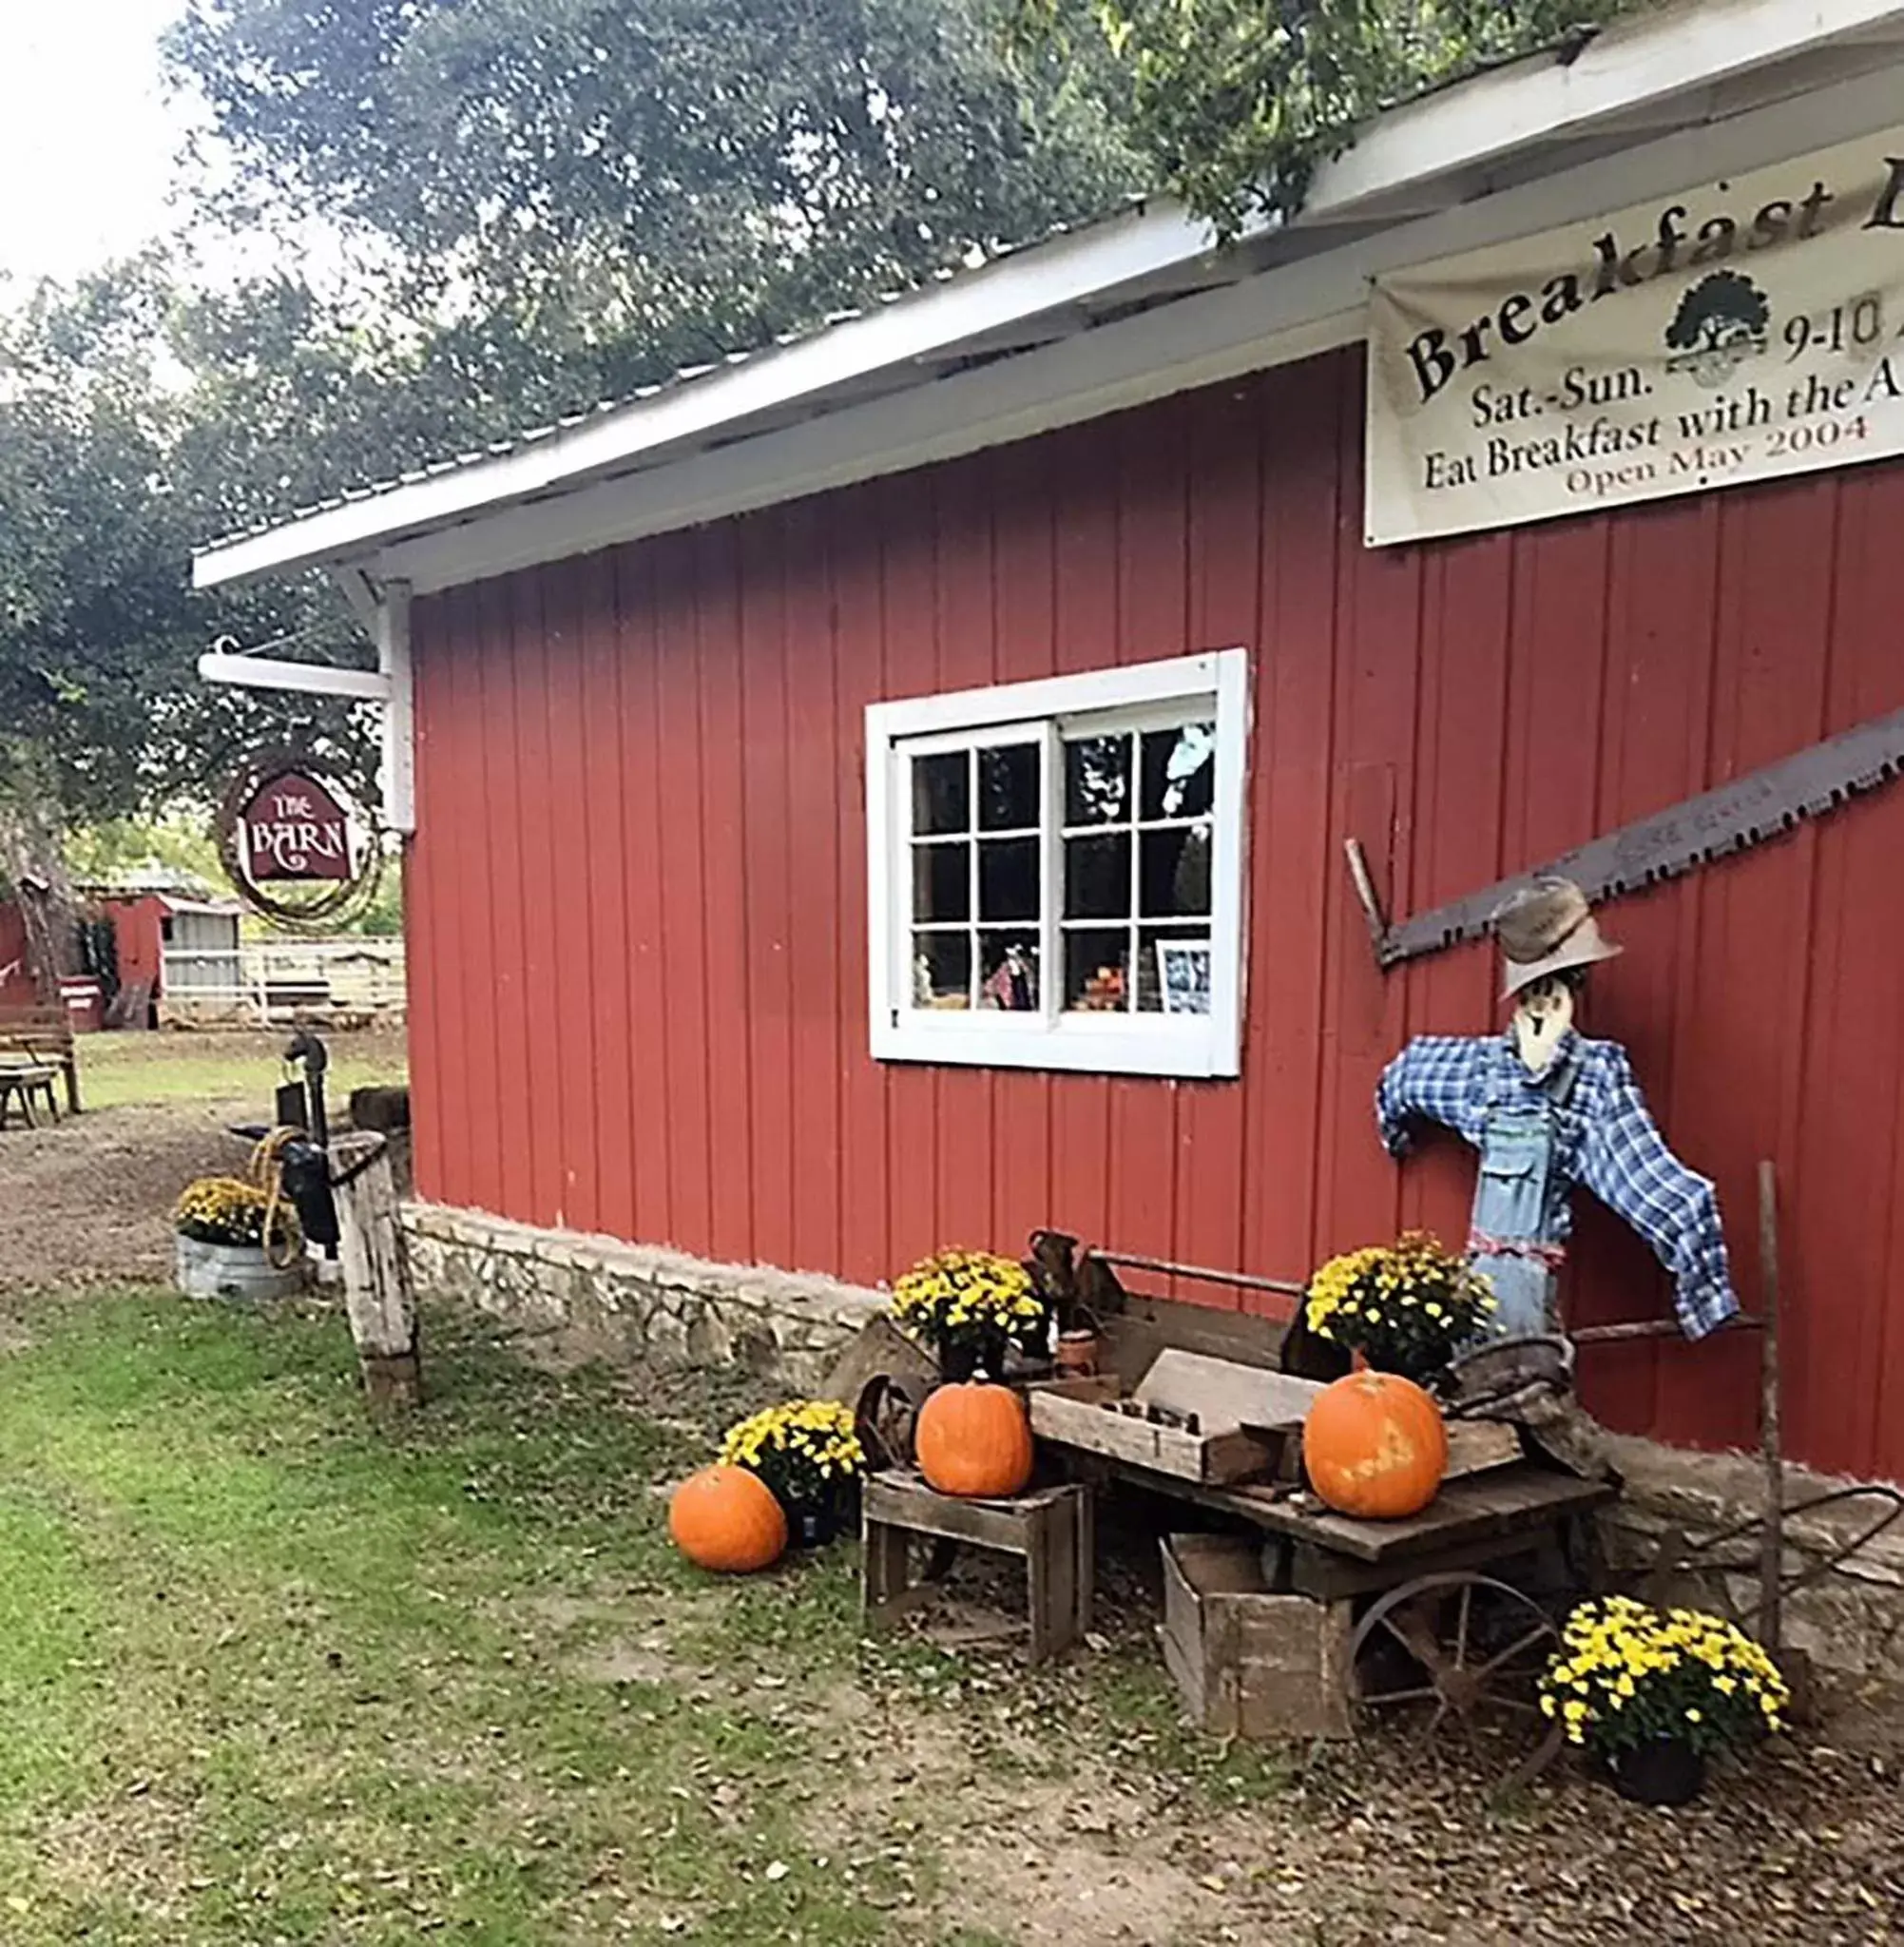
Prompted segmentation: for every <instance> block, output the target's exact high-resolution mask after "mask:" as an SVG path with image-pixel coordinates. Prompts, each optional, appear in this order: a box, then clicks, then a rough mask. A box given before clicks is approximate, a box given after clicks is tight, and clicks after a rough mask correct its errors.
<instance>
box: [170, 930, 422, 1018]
mask: <svg viewBox="0 0 1904 1947" xmlns="http://www.w3.org/2000/svg"><path fill="white" fill-rule="evenodd" d="M403 1004H404V959H403V942H402V941H401V940H400V939H321V940H281V939H274V940H247V941H245V942H244V943H243V944H242V945H240V946H239V947H237V948H235V949H233V948H207V947H178V946H168V947H166V948H165V949H164V953H163V959H162V963H161V990H160V1005H161V1012H162V1013H163V1016H164V1017H165V1018H166V1019H168V1020H208V1019H226V1020H249V1021H255V1022H258V1023H260V1024H261V1025H264V1026H272V1025H275V1024H278V1023H281V1022H284V1021H289V1020H291V1019H293V1018H295V1017H297V1016H300V1015H306V1014H308V1015H312V1016H314V1017H317V1018H319V1019H324V1018H335V1017H336V1016H338V1015H356V1014H362V1015H372V1016H392V1017H394V1016H395V1015H398V1014H400V1013H401V1012H402V1011H403Z"/></svg>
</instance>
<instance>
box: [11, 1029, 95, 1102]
mask: <svg viewBox="0 0 1904 1947" xmlns="http://www.w3.org/2000/svg"><path fill="white" fill-rule="evenodd" d="M0 1064H6V1065H9V1066H11V1067H16V1068H17V1067H20V1066H22V1065H25V1066H27V1067H29V1068H47V1069H51V1070H53V1071H54V1072H55V1073H57V1074H59V1075H61V1076H62V1077H64V1079H65V1084H66V1093H67V1112H68V1113H69V1114H72V1115H77V1114H78V1113H79V1112H80V1100H79V1052H78V1051H77V1049H76V1048H75V1047H74V1046H73V1029H72V1020H71V1017H70V1016H69V1015H68V1014H67V1011H66V1009H65V1007H64V1006H62V1007H50V1008H49V1007H43V1006H42V1007H29V1008H7V1009H0Z"/></svg>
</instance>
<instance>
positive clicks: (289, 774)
mask: <svg viewBox="0 0 1904 1947" xmlns="http://www.w3.org/2000/svg"><path fill="white" fill-rule="evenodd" d="M217 833H218V846H219V858H220V859H221V862H222V864H223V866H224V869H225V876H226V877H228V878H229V879H230V880H231V882H232V884H233V886H235V887H236V888H237V890H238V895H239V896H240V898H241V899H242V900H243V901H244V903H245V904H246V905H247V906H249V907H250V908H251V910H252V911H253V912H254V913H259V914H262V915H263V916H264V917H265V918H267V919H271V920H274V921H275V922H276V923H277V924H279V925H280V926H285V927H289V928H292V929H294V930H296V931H300V932H309V933H329V932H337V931H341V930H342V929H343V928H345V927H347V926H349V925H350V924H351V923H352V922H353V921H354V920H356V919H357V918H358V917H360V916H362V914H363V912H364V911H365V909H366V908H367V907H368V906H369V905H370V903H371V901H372V900H373V899H374V898H375V896H376V888H377V881H378V880H379V879H380V878H381V877H382V875H383V846H382V844H381V842H380V840H379V836H378V833H377V829H376V824H375V819H373V818H372V816H371V815H370V814H369V813H368V812H367V811H366V810H365V809H364V808H363V806H362V805H361V803H360V802H359V801H358V800H357V798H356V794H355V793H354V792H353V791H352V790H351V788H350V787H349V785H348V784H347V783H345V782H344V781H342V780H341V779H340V778H338V777H337V775H336V774H335V773H334V772H333V771H332V770H331V769H330V767H329V766H328V765H326V764H324V763H323V762H321V761H319V760H317V759H316V758H313V757H310V756H308V755H302V754H299V753H298V752H295V751H284V750H271V751H263V752H260V753H259V754H258V755H256V756H254V757H252V758H250V759H249V760H247V761H246V762H245V764H244V765H243V767H242V768H241V769H240V772H239V775H238V776H237V777H236V778H234V779H233V780H232V782H231V787H230V789H229V790H227V791H226V793H225V797H224V802H223V804H222V805H221V806H220V808H219V815H218V823H217Z"/></svg>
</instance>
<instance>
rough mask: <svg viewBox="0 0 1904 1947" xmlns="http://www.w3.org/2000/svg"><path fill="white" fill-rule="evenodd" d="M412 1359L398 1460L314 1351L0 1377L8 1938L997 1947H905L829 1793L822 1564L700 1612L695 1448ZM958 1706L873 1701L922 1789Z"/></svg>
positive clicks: (1133, 1717)
mask: <svg viewBox="0 0 1904 1947" xmlns="http://www.w3.org/2000/svg"><path fill="white" fill-rule="evenodd" d="M430 1326H431V1333H430V1339H429V1341H428V1346H427V1369H428V1373H429V1377H430V1379H431V1381H432V1384H433V1403H432V1404H431V1406H430V1407H429V1408H428V1410H427V1411H426V1413H425V1414H424V1415H423V1416H422V1417H420V1419H419V1420H418V1421H416V1422H415V1423H414V1424H413V1426H412V1427H411V1428H409V1429H408V1430H405V1431H402V1432H399V1433H397V1434H395V1435H393V1436H383V1435H379V1434H377V1433H375V1432H374V1431H373V1430H372V1429H371V1428H370V1427H369V1426H368V1425H367V1423H366V1421H365V1418H364V1416H363V1412H362V1408H361V1405H360V1401H359V1397H358V1394H357V1391H356V1383H355V1376H354V1370H353V1360H352V1358H351V1355H350V1350H349V1345H348V1341H347V1339H346V1336H345V1333H344V1329H343V1326H342V1323H341V1321H340V1320H338V1319H337V1318H336V1317H335V1315H329V1314H322V1313H317V1312H303V1311H291V1312H280V1313H277V1314H273V1315H265V1314H252V1313H245V1312H241V1311H236V1310H230V1309H225V1308H221V1307H215V1306H196V1305H188V1304H184V1303H182V1302H181V1301H178V1300H177V1299H176V1298H172V1297H169V1296H163V1295H158V1294H149V1295H148V1294H143V1293H127V1294H125V1295H121V1296H111V1297H108V1298H106V1299H104V1300H102V1301H98V1302H97V1303H94V1304H90V1305H88V1306H87V1307H85V1308H74V1309H72V1310H68V1311H62V1312H59V1313H56V1314H52V1315H49V1316H48V1317H45V1318H43V1319H40V1320H35V1321H34V1326H33V1329H34V1331H35V1334H36V1337H35V1339H34V1341H33V1342H32V1343H31V1344H29V1346H28V1347H27V1348H26V1349H24V1350H22V1351H19V1352H16V1353H13V1354H11V1355H9V1356H0V1562H3V1563H4V1565H5V1567H4V1572H3V1573H0V1940H4V1941H5V1942H6V1943H7V1947H37V1943H41V1942H47V1943H51V1942H55V1941H61V1942H64V1941H70V1940H75V1939H81V1938H84V1939H86V1940H88V1941H109V1942H111V1943H113V1947H148V1943H149V1947H195V1943H201V1942H202V1943H214V1942H215V1943H220V1947H229V1943H234V1942H254V1941H255V1942H260V1943H278V1942H287V1943H289V1942H300V1943H301V1942H331V1941H350V1942H375V1943H391V1947H395V1943H399V1942H401V1943H406V1947H408V1943H413V1942H415V1941H419V1940H434V1939H446V1940H456V1941H465V1942H487V1943H511V1947H514V1943H521V1947H557V1943H567V1942H575V1943H584V1942H587V1943H593V1942H601V1941H620V1940H637V1941H656V1942H663V1941H695V1942H720V1943H731V1947H754V1943H759V1942H768V1941H807V1942H815V1943H818V1942H827V1943H840V1947H847V1943H854V1942H875V1941H884V1940H888V1939H892V1940H899V1941H908V1942H928V1941H930V1942H935V1943H944V1947H952V1943H957V1947H984V1943H986V1942H989V1941H993V1940H995V1939H996V1938H997V1936H995V1935H992V1934H989V1933H986V1932H984V1931H982V1930H980V1931H974V1930H973V1929H972V1928H971V1926H970V1925H965V1924H960V1923H958V1917H956V1916H954V1917H953V1918H951V1919H948V1920H947V1921H946V1922H945V1923H944V1924H943V1925H941V1924H940V1923H939V1922H938V1921H937V1920H929V1919H928V1918H927V1915H928V1913H929V1912H930V1911H931V1909H932V1907H933V1901H934V1899H935V1897H936V1893H937V1890H938V1889H939V1888H940V1887H941V1886H942V1884H943V1878H944V1876H943V1868H942V1865H941V1863H940V1860H939V1858H938V1854H937V1851H936V1848H935V1844H934V1841H933V1837H932V1835H931V1833H930V1831H929V1830H927V1829H925V1828H924V1827H923V1826H922V1822H921V1815H920V1812H919V1810H918V1808H917V1804H916V1802H915V1803H914V1806H913V1807H911V1808H910V1810H911V1816H909V1817H906V1818H901V1816H900V1815H901V1813H902V1812H903V1811H907V1810H908V1809H909V1808H908V1807H907V1806H906V1805H905V1804H903V1803H901V1802H894V1801H892V1800H888V1801H884V1802H865V1803H861V1804H857V1805H856V1804H853V1803H850V1802H849V1800H848V1798H847V1797H846V1796H844V1795H843V1794H844V1793H845V1786H844V1784H843V1783H842V1782H843V1781H844V1780H845V1779H846V1777H847V1775H848V1772H849V1770H850V1768H851V1765H850V1762H849V1761H851V1760H854V1759H856V1757H858V1756H859V1755H862V1745H870V1744H871V1743H874V1742H876V1737H875V1733H874V1732H872V1731H871V1730H870V1729H867V1728H865V1727H863V1726H860V1725H856V1724H854V1723H853V1722H851V1721H850V1719H851V1717H852V1715H853V1712H852V1710H851V1709H850V1708H846V1707H843V1706H840V1705H839V1703H838V1702H837V1693H838V1692H839V1690H840V1687H842V1686H845V1687H851V1686H852V1685H854V1684H855V1683H856V1682H862V1681H864V1680H865V1679H866V1674H867V1672H866V1667H865V1665H864V1662H863V1660H862V1659H863V1654H864V1652H863V1651H862V1650H861V1649H860V1648H859V1646H858V1644H857V1640H856V1637H857V1630H856V1610H855V1602H856V1588H855V1580H854V1574H853V1567H854V1563H853V1555H852V1551H851V1550H848V1549H839V1550H835V1551H833V1552H832V1553H831V1554H830V1555H829V1556H827V1557H823V1558H821V1559H818V1560H816V1561H809V1562H801V1563H796V1564H791V1565H789V1566H787V1567H786V1568H783V1569H782V1570H781V1571H778V1572H777V1573H776V1574H775V1575H773V1576H771V1577H763V1578H755V1579H753V1580H750V1581H748V1582H745V1583H732V1582H729V1583H721V1584H715V1583H712V1582H710V1581H708V1580H707V1579H705V1578H702V1577H701V1576H699V1575H698V1574H697V1573H696V1572H695V1571H692V1570H690V1569H688V1568H687V1567H686V1566H685V1565H684V1564H683V1563H682V1562H681V1561H680V1560H679V1558H678V1557H677V1556H676V1555H675V1554H674V1552H673V1551H672V1550H671V1548H670V1547H669V1546H668V1544H667V1541H666V1539H665V1533H664V1502H663V1500H662V1499H661V1497H660V1495H659V1494H658V1493H657V1492H656V1487H657V1485H658V1484H660V1483H664V1482H665V1481H666V1480H668V1479H670V1478H672V1477H674V1476H675V1475H677V1474H678V1473H679V1472H681V1471H683V1469H684V1468H685V1467H686V1466H687V1465H689V1464H690V1463H691V1462H692V1461H694V1460H696V1459H697V1458H699V1457H700V1456H701V1455H702V1454H703V1453H704V1444H703V1439H702V1436H701V1435H699V1434H698V1433H690V1432H688V1431H685V1430H682V1429H680V1428H676V1429H673V1430H670V1429H669V1428H668V1427H666V1426H664V1425H661V1424H658V1423H657V1422H656V1421H655V1420H653V1419H652V1418H649V1417H644V1416H643V1415H641V1414H639V1413H637V1412H634V1411H631V1410H630V1409H629V1407H628V1406H627V1404H626V1403H625V1402H624V1401H622V1400H619V1399H618V1398H616V1397H615V1396H614V1394H613V1393H612V1391H611V1388H610V1385H609V1382H608V1381H607V1380H606V1379H605V1378H600V1377H595V1376H590V1375H582V1376H575V1377H567V1378H558V1377H555V1376H552V1375H549V1374H547V1373H543V1372H540V1371H537V1370H533V1369H530V1368H529V1367H527V1366H525V1365H523V1364H522V1363H520V1362H519V1361H518V1360H517V1359H515V1358H514V1357H513V1356H512V1355H511V1354H510V1353H509V1352H508V1351H507V1350H506V1349H505V1348H503V1347H502V1346H500V1345H498V1344H496V1343H494V1342H491V1341H490V1340H488V1339H487V1338H485V1337H483V1336H481V1335H480V1333H477V1332H476V1331H475V1329H474V1328H471V1327H461V1326H457V1325H455V1324H454V1323H452V1321H451V1320H443V1319H437V1318H434V1317H433V1318H432V1320H431V1321H430ZM1100 1661H1101V1662H1104V1661H1106V1660H1103V1659H1101V1660H1100ZM1110 1661H1114V1660H1110ZM959 1668H960V1667H958V1666H955V1665H953V1664H951V1663H948V1662H947V1660H946V1659H945V1657H944V1656H943V1654H942V1652H938V1651H932V1650H928V1649H926V1648H923V1647H921V1648H901V1649H898V1650H895V1651H894V1652H891V1653H890V1660H889V1661H887V1662H884V1663H882V1665H881V1666H880V1669H881V1672H882V1674H881V1676H880V1677H879V1679H878V1681H880V1682H884V1683H889V1684H896V1685H898V1686H900V1687H904V1688H906V1689H907V1691H908V1694H909V1696H910V1697H911V1698H912V1699H913V1700H914V1701H913V1702H912V1703H910V1704H909V1705H908V1706H907V1707H908V1710H909V1711H910V1712H911V1713H912V1714H913V1715H914V1716H917V1715H918V1714H919V1713H924V1718H925V1721H926V1722H927V1723H928V1725H929V1726H933V1725H934V1721H935V1720H943V1721H942V1722H937V1723H936V1725H935V1727H932V1728H931V1729H930V1736H931V1738H932V1739H933V1741H935V1743H938V1744H941V1745H943V1746H944V1747H945V1748H946V1749H948V1750H952V1751H961V1747H962V1745H964V1746H971V1744H972V1737H971V1732H970V1731H969V1730H966V1729H961V1727H960V1726H959V1724H958V1722H957V1721H956V1720H955V1719H952V1718H951V1717H950V1716H949V1715H948V1713H949V1712H951V1711H952V1710H954V1709H958V1708H965V1707H969V1706H970V1700H971V1695H972V1694H973V1693H972V1692H971V1688H970V1686H969V1685H966V1684H964V1682H963V1680H962V1678H961V1676H960V1674H959ZM1053 1681H1057V1679H1053ZM1021 1683H1022V1680H1021ZM1014 1687H1018V1686H1014ZM1106 1695H1107V1696H1108V1697H1109V1698H1110V1700H1111V1707H1112V1708H1114V1709H1116V1710H1119V1711H1123V1712H1125V1723H1126V1725H1128V1726H1132V1727H1134V1734H1136V1735H1139V1736H1141V1737H1144V1738H1154V1739H1155V1740H1156V1741H1157V1743H1156V1748H1157V1749H1158V1750H1159V1751H1160V1752H1163V1753H1164V1754H1165V1755H1166V1756H1167V1755H1168V1754H1169V1752H1170V1751H1171V1749H1172V1745H1171V1739H1172V1737H1173V1736H1174V1735H1175V1734H1174V1733H1172V1732H1171V1731H1170V1730H1169V1729H1168V1725H1169V1721H1170V1717H1171V1714H1172V1713H1171V1710H1170V1708H1169V1705H1168V1700H1167V1698H1165V1697H1164V1693H1163V1691H1162V1689H1161V1687H1160V1686H1159V1685H1158V1684H1157V1683H1156V1682H1155V1681H1154V1680H1151V1679H1147V1678H1146V1679H1142V1680H1139V1681H1138V1682H1137V1683H1136V1685H1135V1687H1134V1688H1132V1689H1130V1690H1129V1691H1128V1692H1127V1693H1126V1692H1125V1691H1122V1690H1121V1688H1120V1682H1119V1680H1118V1679H1117V1677H1116V1676H1115V1674H1113V1675H1112V1677H1111V1679H1110V1681H1109V1685H1108V1689H1107V1691H1106ZM961 1697H963V1698H964V1700H965V1701H964V1703H963V1704H962V1703H961V1701H960V1700H961ZM830 1699H831V1700H833V1701H829V1700H830ZM1029 1700H1030V1701H1029V1704H1028V1706H1027V1707H1030V1708H1039V1707H1043V1706H1042V1705H1041V1704H1040V1701H1039V1693H1038V1691H1037V1688H1036V1687H1035V1686H1033V1687H1031V1689H1030V1692H1029ZM987 1721H988V1723H989V1722H990V1713H989V1711H988V1720H987ZM1146 1726H1148V1727H1147V1728H1146ZM1211 1749H1212V1750H1214V1747H1211ZM962 1755H963V1753H962ZM1192 1762H1193V1764H1194V1762H1195V1761H1194V1759H1193V1760H1192ZM1210 1762H1211V1763H1212V1764H1216V1763H1217V1762H1219V1761H1218V1760H1216V1759H1215V1758H1212V1759H1211V1761H1210ZM999 1765H1000V1770H999V1776H1001V1777H1003V1776H1010V1775H1014V1774H1012V1773H1011V1771H1010V1766H1009V1765H1007V1764H1006V1761H1005V1760H1004V1759H1003V1758H1002V1757H1001V1759H1000V1761H999ZM1034 1768H1035V1767H1034ZM1223 1768H1224V1770H1225V1772H1226V1773H1228V1774H1229V1775H1230V1783H1231V1785H1232V1786H1236V1785H1240V1784H1241V1783H1242V1780H1241V1779H1240V1776H1238V1775H1237V1774H1236V1773H1235V1770H1234V1765H1233V1764H1224V1767H1223ZM1023 1771H1024V1767H1023V1766H1022V1764H1021V1765H1020V1767H1019V1770H1018V1772H1017V1774H1015V1775H1019V1776H1022V1775H1023ZM984 1777H985V1774H984V1772H983V1768H982V1767H981V1772H980V1788H981V1790H982V1791H989V1790H990V1789H991V1788H992V1787H990V1786H989V1785H986V1784H985V1783H984ZM903 1796H904V1795H903V1793H899V1794H897V1797H898V1798H899V1799H903ZM895 1821H896V1823H895Z"/></svg>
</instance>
